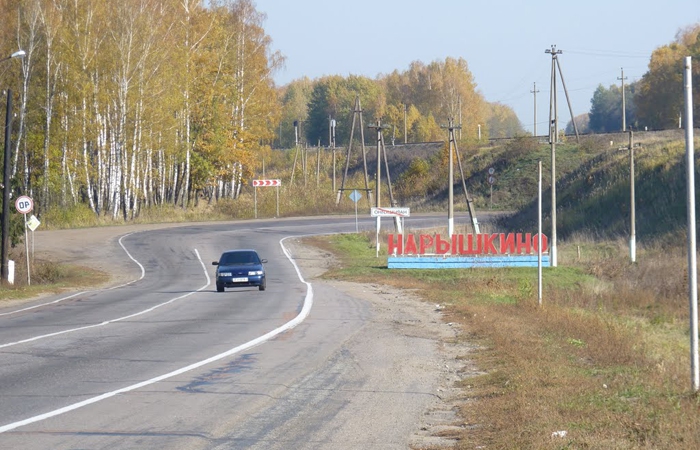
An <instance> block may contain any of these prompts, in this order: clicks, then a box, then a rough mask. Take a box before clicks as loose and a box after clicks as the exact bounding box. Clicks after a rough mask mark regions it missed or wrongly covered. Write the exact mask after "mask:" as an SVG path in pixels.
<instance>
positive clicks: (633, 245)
mask: <svg viewBox="0 0 700 450" xmlns="http://www.w3.org/2000/svg"><path fill="white" fill-rule="evenodd" d="M623 117H624V116H623ZM629 134H630V141H629V151H630V261H632V262H637V230H636V218H635V205H634V203H635V199H634V142H633V136H632V130H631V129H630V130H629Z"/></svg>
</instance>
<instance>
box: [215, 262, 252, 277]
mask: <svg viewBox="0 0 700 450" xmlns="http://www.w3.org/2000/svg"><path fill="white" fill-rule="evenodd" d="M251 270H263V266H262V264H226V265H220V266H218V269H217V271H218V272H232V273H234V274H235V273H245V274H246V275H248V272H249V271H251Z"/></svg>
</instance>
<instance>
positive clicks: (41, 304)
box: [0, 232, 146, 348]
mask: <svg viewBox="0 0 700 450" xmlns="http://www.w3.org/2000/svg"><path fill="white" fill-rule="evenodd" d="M134 233H136V232H132V233H128V234H125V235H124V236H122V237H120V238H119V245H120V246H121V247H122V249H123V250H124V252H126V255H127V256H128V257H129V258H131V260H132V261H133V262H135V263H136V264H137V265H138V266H139V267H140V268H141V276H140V277H139V278H137V279H136V280H131V281H128V282H126V283H124V284H120V285H118V286H112V287H108V288H104V289H96V290H91V291H82V292H77V293H75V294H71V295H68V296H66V297H61V298H59V299H56V300H53V301H50V302H46V303H40V304H38V305H34V306H28V307H26V308H22V309H17V310H14V311H8V312H4V313H0V317H2V316H10V315H13V314H18V313H21V312H25V311H30V310H32V309H36V308H41V307H42V306H48V305H53V304H56V303H60V302H62V301H63V300H68V299H70V298H73V297H76V296H78V295H82V294H85V293H88V292H102V291H111V290H113V289H119V288H122V287H124V286H128V285H130V284H133V283H135V282H137V281H139V280H143V277H144V276H146V269H145V268H144V267H143V266H142V265H141V263H140V262H138V261H137V260H136V259H135V258H134V257H133V256H131V253H129V250H127V249H126V247H124V244H123V243H122V239H124V238H125V237H127V236H131V235H132V234H134ZM0 348H2V347H0Z"/></svg>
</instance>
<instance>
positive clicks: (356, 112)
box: [335, 95, 372, 206]
mask: <svg viewBox="0 0 700 450" xmlns="http://www.w3.org/2000/svg"><path fill="white" fill-rule="evenodd" d="M358 116H359V118H360V145H361V146H362V149H361V152H362V164H363V166H364V175H365V188H364V189H359V188H352V189H347V188H346V187H345V181H346V180H347V178H348V170H349V169H350V152H351V151H352V143H353V141H354V138H353V137H354V134H355V124H356V123H357V122H356V119H357V118H358ZM363 127H364V125H363V123H362V106H361V105H360V96H359V95H356V96H355V108H354V109H353V114H352V127H351V128H350V141H349V142H348V150H347V153H346V157H345V172H344V173H343V179H342V181H341V182H340V189H338V196H337V197H336V200H335V204H336V205H339V204H340V199H341V198H342V195H343V191H346V190H355V189H358V190H364V191H365V193H366V194H367V201H368V202H369V204H370V206H371V205H372V190H371V189H370V188H369V176H368V174H367V154H366V152H365V130H364V128H363Z"/></svg>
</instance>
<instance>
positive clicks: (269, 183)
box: [253, 180, 282, 187]
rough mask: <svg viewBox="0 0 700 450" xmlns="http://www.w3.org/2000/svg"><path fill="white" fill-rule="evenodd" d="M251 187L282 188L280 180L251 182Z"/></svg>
mask: <svg viewBox="0 0 700 450" xmlns="http://www.w3.org/2000/svg"><path fill="white" fill-rule="evenodd" d="M253 186H255V187H258V186H282V180H253Z"/></svg>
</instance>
